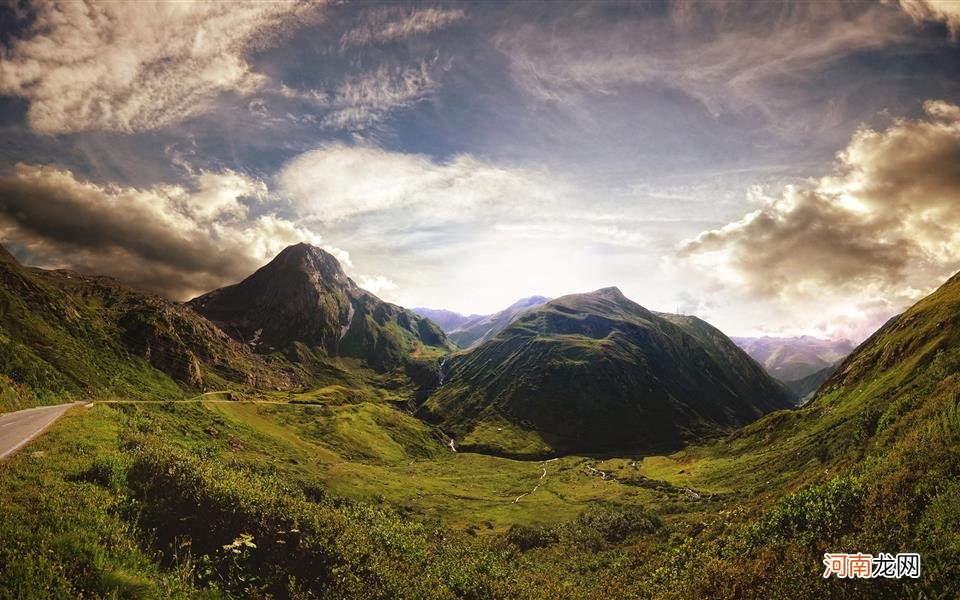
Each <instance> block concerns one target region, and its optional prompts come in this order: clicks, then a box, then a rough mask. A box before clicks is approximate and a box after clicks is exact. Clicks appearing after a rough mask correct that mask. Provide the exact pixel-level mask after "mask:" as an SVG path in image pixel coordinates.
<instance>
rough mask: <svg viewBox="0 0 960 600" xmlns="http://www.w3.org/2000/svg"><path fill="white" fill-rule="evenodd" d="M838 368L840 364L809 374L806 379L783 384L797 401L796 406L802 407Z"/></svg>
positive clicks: (802, 378)
mask: <svg viewBox="0 0 960 600" xmlns="http://www.w3.org/2000/svg"><path fill="white" fill-rule="evenodd" d="M838 366H840V363H837V364H833V365H830V366H829V367H824V368H823V369H820V370H819V371H817V372H815V373H811V374H810V375H807V376H806V377H801V378H800V379H794V380H793V381H785V382H783V383H784V385H786V386H787V389H788V390H790V392H791V393H793V395H794V397H795V398H796V399H797V400H796V401H797V404H798V405H802V404H804V403H806V402H807V401H808V400H810V398H812V397H813V395H814V393H815V392H816V391H817V390H818V389H820V386H821V385H823V382H824V381H826V380H827V379H829V378H830V376H831V375H833V373H834V371H836V370H837V367H838Z"/></svg>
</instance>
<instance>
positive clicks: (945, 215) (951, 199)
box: [682, 101, 960, 317]
mask: <svg viewBox="0 0 960 600" xmlns="http://www.w3.org/2000/svg"><path fill="white" fill-rule="evenodd" d="M924 108H925V110H926V113H927V115H928V118H926V119H922V120H907V119H900V120H896V121H894V122H893V123H892V124H891V125H890V126H889V127H888V128H887V129H885V130H883V131H874V130H871V129H867V128H862V129H860V130H859V131H857V133H856V134H855V135H854V136H853V139H852V140H851V141H850V143H849V145H848V146H847V147H846V148H845V149H844V150H843V151H842V152H841V153H840V154H839V155H838V164H837V167H836V170H835V172H834V173H832V174H831V175H828V176H825V177H822V178H820V179H818V180H815V181H811V182H810V183H809V184H806V185H803V186H790V187H787V188H786V190H785V191H784V192H783V194H782V195H779V196H776V197H771V198H766V199H764V200H763V201H762V205H761V206H760V208H758V209H757V210H755V211H753V212H751V213H750V214H748V215H746V216H745V217H744V218H743V219H741V220H739V221H736V222H733V223H730V224H728V225H726V226H724V227H721V228H719V229H714V230H711V231H706V232H704V233H702V234H701V235H700V236H699V237H697V238H696V239H694V240H692V241H689V242H687V243H686V244H685V245H684V247H683V249H682V253H683V255H685V256H687V257H689V258H691V259H692V260H694V261H696V262H697V263H699V264H700V265H701V266H704V267H707V271H708V272H711V273H714V274H716V275H719V276H720V277H722V278H725V279H726V280H727V282H728V283H732V285H731V287H734V288H736V287H741V288H742V289H745V290H747V291H749V292H751V293H753V294H754V295H757V296H761V297H765V298H772V299H778V300H781V301H784V302H790V301H812V300H817V301H819V302H820V303H821V304H822V306H823V307H824V309H823V310H826V307H828V306H829V303H830V302H831V301H836V300H838V299H845V303H846V305H847V310H846V312H847V316H848V317H849V316H854V317H855V316H856V315H857V313H858V311H859V313H861V314H863V313H864V312H865V311H866V310H867V308H868V306H867V305H869V307H872V308H871V310H874V311H875V312H878V313H884V312H885V313H886V314H887V315H889V313H890V312H892V311H893V310H896V309H899V308H902V307H903V306H904V305H906V304H907V303H909V302H911V301H913V300H915V299H917V298H918V297H919V296H921V295H922V294H924V293H926V292H928V291H930V289H931V288H932V287H934V286H936V285H938V284H939V283H942V282H943V280H944V279H945V278H946V277H947V276H948V275H950V274H952V273H953V272H955V271H956V270H957V269H958V268H960V202H958V198H960V108H958V107H957V106H954V105H952V104H948V103H945V102H940V101H929V102H927V103H926V104H925V105H924ZM878 299H884V300H885V301H886V303H887V305H886V306H885V307H879V308H878V306H877V304H876V301H877V300H878ZM871 303H872V304H871ZM853 305H856V306H853ZM821 314H822V313H821Z"/></svg>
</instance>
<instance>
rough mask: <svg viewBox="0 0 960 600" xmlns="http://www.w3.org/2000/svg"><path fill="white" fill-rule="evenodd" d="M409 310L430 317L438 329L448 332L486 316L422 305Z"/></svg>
mask: <svg viewBox="0 0 960 600" xmlns="http://www.w3.org/2000/svg"><path fill="white" fill-rule="evenodd" d="M410 310H412V311H413V312H415V313H417V314H418V315H420V316H421V317H424V318H427V319H430V320H431V321H433V322H434V323H436V324H437V325H439V326H440V329H442V330H443V331H444V332H445V333H450V332H451V331H453V330H454V329H457V328H458V327H461V326H462V325H464V324H466V323H469V322H470V321H477V320H480V319H484V318H486V317H487V315H461V314H460V313H458V312H454V311H452V310H445V309H442V308H436V309H435V308H424V307H422V306H418V307H415V308H411V309H410Z"/></svg>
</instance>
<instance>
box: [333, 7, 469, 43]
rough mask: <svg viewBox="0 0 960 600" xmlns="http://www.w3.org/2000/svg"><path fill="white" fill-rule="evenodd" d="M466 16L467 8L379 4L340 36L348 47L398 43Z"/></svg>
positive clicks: (448, 24)
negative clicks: (409, 6) (384, 5)
mask: <svg viewBox="0 0 960 600" xmlns="http://www.w3.org/2000/svg"><path fill="white" fill-rule="evenodd" d="M465 18H466V13H465V12H464V11H463V10H446V9H440V8H424V9H418V8H403V7H400V6H387V7H379V8H375V9H372V10H369V11H367V12H366V13H365V14H364V15H363V17H362V20H363V23H362V24H361V25H359V26H357V27H355V28H353V29H351V30H349V31H347V32H345V33H344V34H343V35H342V36H341V38H340V46H341V48H347V47H350V46H363V45H367V44H385V43H389V42H394V41H397V40H401V39H405V38H409V37H413V36H416V35H422V34H425V33H431V32H433V31H437V30H440V29H443V28H445V27H448V26H450V25H453V24H455V23H459V22H460V21H463V20H464V19H465Z"/></svg>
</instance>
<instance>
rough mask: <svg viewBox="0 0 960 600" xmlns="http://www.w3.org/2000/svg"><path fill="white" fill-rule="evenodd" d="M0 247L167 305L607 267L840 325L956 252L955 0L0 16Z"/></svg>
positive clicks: (686, 308)
mask: <svg viewBox="0 0 960 600" xmlns="http://www.w3.org/2000/svg"><path fill="white" fill-rule="evenodd" d="M0 52H2V54H0V139H2V140H3V141H2V143H0V243H2V244H3V245H4V246H5V247H7V248H8V249H9V250H10V251H11V252H12V253H13V254H14V255H15V256H17V258H18V259H20V260H21V261H22V262H24V263H26V264H30V265H36V266H41V267H56V268H72V269H75V270H78V271H81V272H90V273H98V274H106V275H111V276H114V277H116V278H118V279H120V280H121V281H124V282H126V283H128V284H129V285H131V286H133V287H136V288H139V289H142V290H145V291H148V292H153V293H158V294H162V295H165V296H167V297H170V298H173V299H176V300H186V299H189V298H191V297H193V296H196V295H199V294H201V293H203V292H206V291H209V290H211V289H214V288H216V287H220V286H223V285H227V284H230V283H234V282H236V281H239V280H240V279H242V278H243V277H245V276H246V275H248V274H250V273H251V272H253V271H254V270H255V269H256V268H258V267H259V266H261V265H263V264H265V263H266V262H267V261H269V259H270V258H272V257H273V256H274V255H275V254H276V253H277V252H279V251H280V250H281V249H282V248H283V247H285V246H287V245H289V244H293V243H297V242H300V241H306V242H310V243H313V244H316V245H319V246H321V247H323V248H325V249H327V250H328V251H330V252H331V253H333V254H334V255H335V256H337V257H338V259H340V261H341V262H342V263H343V265H344V268H345V269H346V271H347V273H348V274H350V276H351V277H353V278H354V280H355V281H357V283H358V284H359V285H360V286H362V287H365V288H366V289H368V290H370V291H372V292H374V293H376V294H377V295H379V296H380V297H382V298H383V299H385V300H388V301H391V302H396V303H398V304H401V305H404V306H426V307H431V308H445V309H451V310H456V311H459V312H463V313H490V312H495V311H497V310H499V309H501V308H503V307H505V306H507V305H509V304H511V303H513V302H514V301H515V300H517V299H518V298H521V297H525V296H530V295H534V294H540V295H546V296H551V297H557V296H561V295H563V294H567V293H576V292H585V291H591V290H594V289H598V288H601V287H606V286H611V285H615V286H618V287H619V288H620V289H621V290H622V291H623V292H624V293H625V294H626V295H627V296H628V297H630V298H631V299H633V300H635V301H637V302H639V303H640V304H642V305H644V306H646V307H647V308H650V309H653V310H662V311H669V312H674V311H680V312H683V313H686V314H695V315H697V316H700V317H702V318H704V319H707V320H708V321H710V322H711V323H713V324H714V325H716V326H718V327H720V328H721V329H722V330H723V331H725V332H726V333H728V334H730V335H801V334H808V335H815V336H818V337H826V338H836V339H839V338H849V339H852V340H854V341H859V340H861V339H863V338H864V337H866V336H867V335H869V333H871V332H872V331H873V330H874V329H876V328H877V327H878V326H879V325H880V324H882V323H883V322H884V321H885V320H886V319H887V318H889V317H890V316H892V315H893V314H896V313H897V312H899V311H901V310H903V309H904V308H905V307H907V306H909V305H910V304H912V303H913V302H915V301H916V300H918V299H919V298H921V297H922V296H923V295H925V294H927V293H929V292H930V291H932V290H933V289H935V288H936V287H937V286H938V285H939V284H940V283H942V282H943V281H944V280H945V279H946V278H947V277H949V276H950V275H951V274H953V273H954V272H956V271H957V270H958V269H960V1H953V0H900V1H899V2H897V1H894V0H888V1H886V2H849V3H824V2H778V1H775V0H774V1H767V2H726V1H718V2H701V1H697V2H686V1H678V2H663V3H660V2H657V3H654V2H649V3H602V2H589V3H587V2H582V3H577V2H542V3H538V2H515V3H509V2H502V3H501V2H479V3H463V2H460V3H449V4H445V3H402V2H389V3H383V4H377V3H374V2H358V3H350V2H331V3H304V2H296V1H289V2H287V1H282V0H281V1H274V2H257V3H249V4H244V3H229V4H228V3H212V2H203V3H191V2H159V3H151V2H135V3H134V2H131V3H122V2H111V3H102V2H101V3H98V2H69V3H56V2H36V3H23V2H14V3H5V4H2V5H0Z"/></svg>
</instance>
